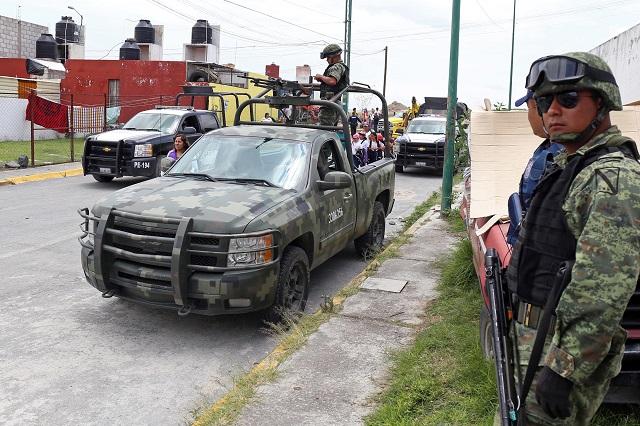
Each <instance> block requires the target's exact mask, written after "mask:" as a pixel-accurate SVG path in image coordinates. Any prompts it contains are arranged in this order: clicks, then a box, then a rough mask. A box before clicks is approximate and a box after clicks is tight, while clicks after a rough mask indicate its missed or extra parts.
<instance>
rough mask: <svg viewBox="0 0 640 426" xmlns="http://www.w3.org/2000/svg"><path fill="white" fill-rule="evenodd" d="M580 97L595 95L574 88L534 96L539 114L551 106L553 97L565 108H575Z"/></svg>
mask: <svg viewBox="0 0 640 426" xmlns="http://www.w3.org/2000/svg"><path fill="white" fill-rule="evenodd" d="M580 98H596V96H593V95H589V94H585V93H580V92H577V91H575V90H569V91H567V92H560V93H551V94H549V95H542V96H535V97H534V99H535V101H536V106H537V108H538V112H539V113H540V114H545V113H546V112H547V111H549V108H551V104H552V103H553V100H554V99H555V100H556V101H558V104H560V106H561V107H563V108H566V109H572V108H575V107H576V105H578V102H580Z"/></svg>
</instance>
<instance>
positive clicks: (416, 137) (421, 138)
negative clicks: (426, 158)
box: [405, 133, 444, 143]
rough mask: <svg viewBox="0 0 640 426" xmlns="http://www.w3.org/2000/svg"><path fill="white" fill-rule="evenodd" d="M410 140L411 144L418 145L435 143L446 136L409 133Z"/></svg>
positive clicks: (407, 136) (407, 135)
mask: <svg viewBox="0 0 640 426" xmlns="http://www.w3.org/2000/svg"><path fill="white" fill-rule="evenodd" d="M407 138H408V139H409V142H414V143H415V142H417V143H433V142H435V141H437V140H438V139H444V135H440V134H428V133H407V134H406V138H405V140H406V139H407Z"/></svg>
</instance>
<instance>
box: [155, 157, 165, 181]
mask: <svg viewBox="0 0 640 426" xmlns="http://www.w3.org/2000/svg"><path fill="white" fill-rule="evenodd" d="M165 157H166V155H158V156H157V157H156V174H155V177H160V176H161V175H162V159H163V158H165Z"/></svg>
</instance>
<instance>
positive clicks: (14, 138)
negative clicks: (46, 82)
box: [0, 92, 175, 168]
mask: <svg viewBox="0 0 640 426" xmlns="http://www.w3.org/2000/svg"><path fill="white" fill-rule="evenodd" d="M174 104H175V96H174V95H156V96H117V97H109V96H107V95H105V94H82V95H75V96H74V95H72V94H60V93H45V92H37V93H36V92H30V93H26V94H25V93H15V92H14V93H0V168H2V167H18V166H22V167H24V166H25V163H26V165H28V166H41V165H47V164H57V163H66V162H73V161H79V160H80V159H81V157H82V153H83V148H84V140H85V138H86V137H87V136H89V135H92V134H96V133H100V132H103V131H106V130H109V129H113V128H118V127H120V126H121V125H122V124H123V123H125V122H126V121H127V120H129V119H130V118H131V117H133V116H134V115H135V114H137V113H138V112H140V111H144V110H147V109H153V108H155V107H156V106H159V105H174Z"/></svg>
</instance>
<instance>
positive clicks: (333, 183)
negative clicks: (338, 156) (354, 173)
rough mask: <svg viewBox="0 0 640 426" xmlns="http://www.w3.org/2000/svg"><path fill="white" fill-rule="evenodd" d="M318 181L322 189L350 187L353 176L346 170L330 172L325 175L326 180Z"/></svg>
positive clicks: (319, 187)
mask: <svg viewBox="0 0 640 426" xmlns="http://www.w3.org/2000/svg"><path fill="white" fill-rule="evenodd" d="M316 183H317V184H318V189H320V191H328V190H330V189H344V188H350V187H351V176H350V175H349V173H345V172H329V173H327V174H326V175H325V176H324V180H318V181H316Z"/></svg>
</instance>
